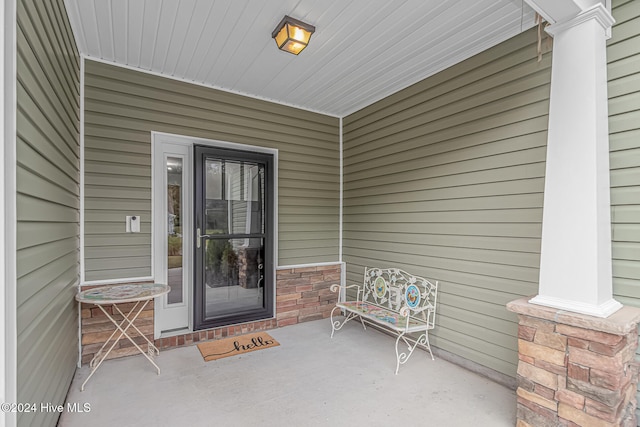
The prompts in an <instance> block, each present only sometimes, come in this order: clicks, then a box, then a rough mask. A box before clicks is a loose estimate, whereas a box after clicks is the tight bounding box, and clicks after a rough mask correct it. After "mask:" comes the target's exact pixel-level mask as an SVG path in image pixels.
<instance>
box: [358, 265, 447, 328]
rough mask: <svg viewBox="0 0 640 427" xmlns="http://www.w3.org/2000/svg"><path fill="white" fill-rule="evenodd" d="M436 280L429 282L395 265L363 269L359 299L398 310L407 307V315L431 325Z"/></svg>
mask: <svg viewBox="0 0 640 427" xmlns="http://www.w3.org/2000/svg"><path fill="white" fill-rule="evenodd" d="M437 295H438V282H433V283H432V282H431V281H429V280H427V279H424V278H422V277H419V276H414V275H412V274H409V273H407V272H406V271H403V270H400V269H398V268H371V267H367V268H365V271H364V288H363V289H362V301H364V302H371V303H374V304H377V305H379V306H382V307H386V308H388V309H390V310H393V311H396V312H400V310H401V309H402V308H404V307H406V308H408V309H409V313H410V316H411V317H414V318H417V319H420V320H422V321H424V322H427V325H428V327H429V328H433V327H434V326H435V311H436V299H437Z"/></svg>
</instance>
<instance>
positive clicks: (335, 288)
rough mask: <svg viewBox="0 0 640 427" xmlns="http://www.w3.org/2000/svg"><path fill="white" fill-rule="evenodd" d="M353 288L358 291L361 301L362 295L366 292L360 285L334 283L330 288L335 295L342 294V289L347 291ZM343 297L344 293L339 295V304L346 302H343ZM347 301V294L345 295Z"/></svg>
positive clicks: (358, 299) (358, 297)
mask: <svg viewBox="0 0 640 427" xmlns="http://www.w3.org/2000/svg"><path fill="white" fill-rule="evenodd" d="M351 288H356V289H357V290H358V296H357V301H360V294H361V292H362V291H363V290H364V289H363V288H362V287H361V286H360V285H338V284H337V283H334V284H333V285H331V286H330V287H329V289H330V290H331V292H334V293H335V292H340V291H341V290H342V289H344V290H345V291H346V290H347V289H351ZM341 296H342V293H340V294H339V295H338V301H339V302H344V301H342V300H341ZM345 299H346V293H345Z"/></svg>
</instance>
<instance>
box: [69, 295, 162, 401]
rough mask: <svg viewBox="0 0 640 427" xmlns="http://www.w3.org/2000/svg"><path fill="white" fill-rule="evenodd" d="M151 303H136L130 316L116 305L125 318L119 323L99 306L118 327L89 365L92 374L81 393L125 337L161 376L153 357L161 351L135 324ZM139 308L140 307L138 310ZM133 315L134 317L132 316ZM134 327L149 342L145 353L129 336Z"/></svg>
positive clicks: (86, 380)
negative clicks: (108, 345) (106, 348)
mask: <svg viewBox="0 0 640 427" xmlns="http://www.w3.org/2000/svg"><path fill="white" fill-rule="evenodd" d="M149 301H152V300H146V301H144V302H143V301H138V302H136V304H135V305H134V306H133V307H132V308H131V310H130V311H129V313H128V314H126V315H125V314H124V313H123V312H122V311H121V310H120V308H119V307H118V306H117V305H116V304H113V305H112V306H113V307H114V308H115V309H116V311H117V312H118V313H119V314H120V315H121V316H122V317H123V319H122V320H121V321H118V320H116V319H114V318H113V317H112V316H111V315H110V314H109V313H108V312H107V311H106V310H105V309H104V307H103V306H102V305H98V307H100V310H102V312H103V313H104V315H105V316H107V318H108V319H109V320H110V321H111V323H113V324H114V325H115V327H116V330H114V331H113V333H112V334H111V336H110V337H109V338H108V339H107V341H106V342H105V343H104V344H103V345H102V347H101V348H100V350H98V352H97V353H96V354H95V356H94V357H93V359H92V360H91V362H90V363H89V366H90V367H91V372H90V373H89V376H88V377H87V379H85V380H84V382H83V383H82V386H81V387H80V390H81V391H84V386H85V384H87V382H88V381H89V379H90V378H91V377H92V376H93V374H94V373H95V372H96V371H97V370H98V368H99V367H100V365H101V364H102V362H104V360H105V359H106V358H107V356H108V355H109V353H111V351H112V350H113V349H114V347H115V346H116V344H117V343H118V341H120V339H121V338H122V337H123V336H125V337H127V339H128V340H129V341H131V343H132V344H133V345H134V346H135V348H136V349H137V350H138V351H139V352H140V354H142V355H143V356H144V357H146V358H147V360H148V361H149V362H150V363H151V364H152V365H153V366H155V368H156V370H157V372H158V375H160V367H159V366H158V365H157V364H156V363H155V362H154V361H153V359H152V357H153V356H155V355H158V354H160V351H159V350H158V348H157V347H156V346H155V345H154V344H153V343H152V342H151V341H149V339H148V338H147V337H146V336H145V335H144V334H143V333H142V332H141V331H140V329H138V328H137V327H136V326H135V325H134V322H135V321H136V319H137V318H138V316H139V315H140V313H142V311H143V310H144V309H145V307H146V306H147V304H148V303H149ZM141 302H143V304H142V305H140V303H141ZM138 306H140V307H139V308H138ZM132 314H133V316H131V315H132ZM125 324H126V325H125ZM122 325H125V327H124V328H123V327H122ZM130 327H132V328H133V329H135V331H136V332H137V333H138V335H139V336H141V337H143V338H144V339H145V341H147V351H146V352H145V351H144V350H142V348H140V346H139V345H138V343H136V342H135V341H134V340H133V338H132V337H131V336H129V334H127V330H128V329H129V328H130ZM118 331H120V334H119V335H118V337H117V338H116V339H115V340H114V341H113V344H111V346H110V347H109V349H108V350H107V352H106V353H104V354H103V350H104V348H105V347H106V346H107V344H109V341H111V339H112V338H113V337H114V335H115V334H116V333H117V332H118Z"/></svg>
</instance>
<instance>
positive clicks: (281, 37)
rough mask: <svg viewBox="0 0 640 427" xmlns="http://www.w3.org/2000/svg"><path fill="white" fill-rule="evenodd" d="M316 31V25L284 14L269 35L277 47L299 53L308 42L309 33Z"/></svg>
mask: <svg viewBox="0 0 640 427" xmlns="http://www.w3.org/2000/svg"><path fill="white" fill-rule="evenodd" d="M315 31H316V27H314V26H313V25H309V24H306V23H304V22H302V21H299V20H297V19H294V18H292V17H290V16H287V15H285V17H284V18H282V21H280V23H279V24H278V26H277V27H276V29H275V30H273V32H272V33H271V37H273V39H274V40H275V41H276V44H277V45H278V49H280V50H284V51H285V52H289V53H293V54H294V55H297V54H299V53H300V52H302V50H303V49H304V48H305V47H307V45H308V44H309V39H310V38H311V34H313V33H314V32H315Z"/></svg>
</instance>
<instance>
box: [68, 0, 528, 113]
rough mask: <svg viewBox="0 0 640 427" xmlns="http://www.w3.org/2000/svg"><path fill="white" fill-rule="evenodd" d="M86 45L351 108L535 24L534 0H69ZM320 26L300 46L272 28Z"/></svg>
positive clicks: (184, 72) (121, 57)
mask: <svg viewBox="0 0 640 427" xmlns="http://www.w3.org/2000/svg"><path fill="white" fill-rule="evenodd" d="M65 4H66V7H67V11H68V14H69V18H70V21H71V27H72V29H73V32H74V34H75V38H76V41H77V44H78V49H79V50H80V53H81V54H82V55H84V56H86V57H88V58H93V59H97V60H101V61H105V62H111V63H117V64H121V65H124V66H128V67H132V68H137V69H141V70H146V71H151V72H153V73H157V74H161V75H164V76H168V77H172V78H177V79H181V80H184V81H187V82H191V83H197V84H202V85H205V86H209V87H214V88H217V89H221V90H225V91H230V92H234V93H238V94H242V95H247V96H251V97H255V98H260V99H266V100H269V101H273V102H277V103H281V104H286V105H291V106H295V107H298V108H303V109H306V110H311V111H317V112H321V113H324V114H329V115H332V116H336V117H343V116H346V115H348V114H350V113H353V112H355V111H357V110H359V109H361V108H363V107H366V106H367V105H369V104H371V103H373V102H376V101H378V100H380V99H382V98H384V97H386V96H388V95H391V94H392V93H394V92H397V91H398V90H400V89H403V88H405V87H407V86H410V85H411V84H413V83H416V82H418V81H420V80H422V79H424V78H426V77H428V76H430V75H432V74H435V73H437V72H438V71H441V70H443V69H445V68H447V67H450V66H452V65H454V64H456V63H458V62H460V61H462V60H464V59H466V58H469V57H471V56H473V55H475V54H476V53H479V52H481V51H483V50H485V49H487V48H489V47H491V46H493V45H495V44H498V43H500V42H502V41H504V40H506V39H508V38H510V37H513V36H514V35H516V34H518V33H520V32H521V31H524V30H526V29H528V28H530V27H531V26H533V25H534V22H533V21H534V12H533V11H532V9H531V8H529V6H527V4H526V3H525V2H524V0H65ZM284 15H290V16H292V17H294V18H297V19H301V20H303V21H305V22H308V23H310V24H312V25H315V26H316V32H315V34H313V36H312V37H311V42H310V44H309V47H307V49H305V50H304V51H303V52H302V53H301V54H300V55H299V56H294V55H291V54H289V53H285V52H281V51H279V50H278V49H277V48H276V45H275V42H274V41H273V39H272V38H271V32H272V31H273V29H274V28H275V26H276V25H277V24H278V22H280V20H281V19H282V17H283V16H284Z"/></svg>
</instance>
